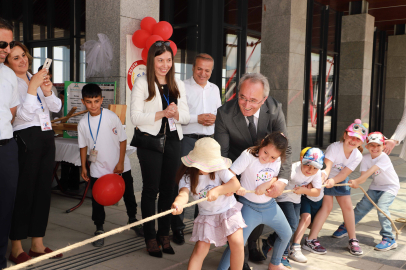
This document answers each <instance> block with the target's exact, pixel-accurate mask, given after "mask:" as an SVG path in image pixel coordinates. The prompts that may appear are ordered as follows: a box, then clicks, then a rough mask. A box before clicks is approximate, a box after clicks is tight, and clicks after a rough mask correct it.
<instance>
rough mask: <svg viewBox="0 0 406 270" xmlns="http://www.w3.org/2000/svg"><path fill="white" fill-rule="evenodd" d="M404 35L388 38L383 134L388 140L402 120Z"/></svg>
mask: <svg viewBox="0 0 406 270" xmlns="http://www.w3.org/2000/svg"><path fill="white" fill-rule="evenodd" d="M405 93H406V35H398V36H389V37H388V54H387V64H386V90H385V107H384V119H385V121H384V124H383V125H384V128H383V133H384V134H385V136H386V137H388V138H390V137H391V136H392V134H393V132H395V130H396V127H397V125H398V124H399V122H400V119H401V118H402V114H403V110H404V107H405V103H406V99H405Z"/></svg>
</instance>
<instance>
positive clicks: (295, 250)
mask: <svg viewBox="0 0 406 270" xmlns="http://www.w3.org/2000/svg"><path fill="white" fill-rule="evenodd" d="M289 259H292V260H294V261H297V262H300V263H305V262H307V258H306V257H305V255H303V253H302V249H301V248H300V245H294V246H291V247H290V250H289Z"/></svg>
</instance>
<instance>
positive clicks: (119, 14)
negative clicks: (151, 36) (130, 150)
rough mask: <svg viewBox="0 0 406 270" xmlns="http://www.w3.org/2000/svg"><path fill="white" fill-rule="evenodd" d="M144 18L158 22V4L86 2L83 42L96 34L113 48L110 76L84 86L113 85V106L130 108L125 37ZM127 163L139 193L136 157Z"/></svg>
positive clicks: (123, 0)
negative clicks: (102, 36) (102, 35)
mask: <svg viewBox="0 0 406 270" xmlns="http://www.w3.org/2000/svg"><path fill="white" fill-rule="evenodd" d="M147 16H150V17H153V18H154V19H155V20H156V21H159V0H148V1H145V0H86V41H88V40H98V37H97V34H98V33H103V34H106V35H107V36H108V38H109V39H110V42H111V45H112V47H113V60H112V61H111V68H112V71H111V76H110V77H108V78H103V77H92V78H87V79H86V80H87V81H88V82H103V81H116V82H117V92H116V103H117V104H127V106H128V107H129V106H130V101H129V100H126V73H127V70H126V61H127V59H126V53H127V48H126V46H127V37H126V36H127V35H132V34H133V33H134V32H135V31H136V30H138V29H140V28H141V27H140V24H141V20H142V19H143V18H144V17H147ZM128 97H129V95H127V98H128ZM127 111H128V109H127ZM126 121H127V124H128V127H129V130H130V129H131V127H132V124H131V123H130V121H131V120H130V119H129V117H128V113H127V119H126ZM127 134H128V132H127ZM131 134H132V133H131ZM127 136H128V138H127V141H131V139H132V137H131V136H129V135H127ZM128 143H129V142H128ZM130 161H131V169H132V175H133V178H134V190H135V191H139V190H141V189H142V178H141V173H140V166H139V163H138V159H137V155H136V154H133V155H131V156H130ZM121 203H122V201H121ZM121 203H120V204H121Z"/></svg>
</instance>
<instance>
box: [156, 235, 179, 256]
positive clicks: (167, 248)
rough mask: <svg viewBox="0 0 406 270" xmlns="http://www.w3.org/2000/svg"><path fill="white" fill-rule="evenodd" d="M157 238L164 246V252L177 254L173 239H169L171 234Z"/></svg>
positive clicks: (159, 243)
mask: <svg viewBox="0 0 406 270" xmlns="http://www.w3.org/2000/svg"><path fill="white" fill-rule="evenodd" d="M156 240H157V242H158V245H160V246H162V252H163V253H166V254H175V251H174V250H173V248H172V247H171V241H169V236H157V237H156Z"/></svg>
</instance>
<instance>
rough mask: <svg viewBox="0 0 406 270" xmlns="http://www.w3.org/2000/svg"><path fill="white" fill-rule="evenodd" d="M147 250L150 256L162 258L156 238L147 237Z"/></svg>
mask: <svg viewBox="0 0 406 270" xmlns="http://www.w3.org/2000/svg"><path fill="white" fill-rule="evenodd" d="M146 244H147V251H148V253H149V255H150V256H152V257H157V258H162V251H161V249H160V248H159V246H158V242H157V241H156V239H149V240H147V243H146Z"/></svg>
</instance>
